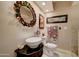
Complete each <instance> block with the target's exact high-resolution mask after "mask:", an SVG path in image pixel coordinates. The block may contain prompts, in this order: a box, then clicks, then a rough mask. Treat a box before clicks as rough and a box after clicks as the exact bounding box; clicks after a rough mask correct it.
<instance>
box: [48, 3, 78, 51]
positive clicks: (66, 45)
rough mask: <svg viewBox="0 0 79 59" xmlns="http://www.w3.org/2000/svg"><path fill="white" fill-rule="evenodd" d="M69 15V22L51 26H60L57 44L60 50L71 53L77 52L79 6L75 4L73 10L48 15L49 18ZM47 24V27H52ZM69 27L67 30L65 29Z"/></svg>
mask: <svg viewBox="0 0 79 59" xmlns="http://www.w3.org/2000/svg"><path fill="white" fill-rule="evenodd" d="M63 14H68V22H67V23H61V24H50V25H52V26H53V25H58V26H60V27H61V30H59V33H58V35H59V38H58V39H57V41H56V43H57V45H58V47H59V48H62V49H66V50H69V51H73V52H77V46H78V45H77V41H78V40H77V39H78V38H77V30H78V29H79V4H74V5H73V6H72V7H71V8H69V9H66V10H61V11H55V12H51V13H48V14H46V16H47V17H51V16H55V15H63ZM50 25H49V24H46V27H47V26H50ZM64 27H67V29H64Z"/></svg>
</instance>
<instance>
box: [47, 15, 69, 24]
mask: <svg viewBox="0 0 79 59" xmlns="http://www.w3.org/2000/svg"><path fill="white" fill-rule="evenodd" d="M46 22H47V24H49V23H67V22H68V15H58V16H53V17H48V18H47V19H46Z"/></svg>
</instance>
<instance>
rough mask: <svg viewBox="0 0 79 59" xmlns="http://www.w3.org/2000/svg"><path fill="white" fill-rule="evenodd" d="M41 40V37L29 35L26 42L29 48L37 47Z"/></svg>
mask: <svg viewBox="0 0 79 59" xmlns="http://www.w3.org/2000/svg"><path fill="white" fill-rule="evenodd" d="M41 42H42V39H41V37H31V38H28V39H26V44H27V45H28V46H29V47H30V48H36V47H38V45H39V44H40V43H41Z"/></svg>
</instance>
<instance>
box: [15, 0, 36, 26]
mask: <svg viewBox="0 0 79 59" xmlns="http://www.w3.org/2000/svg"><path fill="white" fill-rule="evenodd" d="M22 6H25V7H27V8H28V9H29V10H30V13H31V14H32V17H33V18H32V20H31V21H30V22H29V23H28V22H26V21H27V20H26V21H25V20H24V19H23V17H22V15H21V11H20V8H21V7H22ZM14 10H15V12H16V14H15V16H16V18H17V19H18V20H19V22H20V23H21V24H22V25H23V26H27V27H33V26H34V25H35V23H36V14H35V11H34V9H33V8H32V6H31V4H30V3H28V2H27V1H16V2H15V3H14Z"/></svg>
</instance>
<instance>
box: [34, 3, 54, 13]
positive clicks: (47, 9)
mask: <svg viewBox="0 0 79 59" xmlns="http://www.w3.org/2000/svg"><path fill="white" fill-rule="evenodd" d="M34 3H35V4H36V5H37V6H38V7H39V8H40V9H41V10H42V11H43V12H44V13H48V12H52V11H53V10H54V9H53V4H52V1H34Z"/></svg>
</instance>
